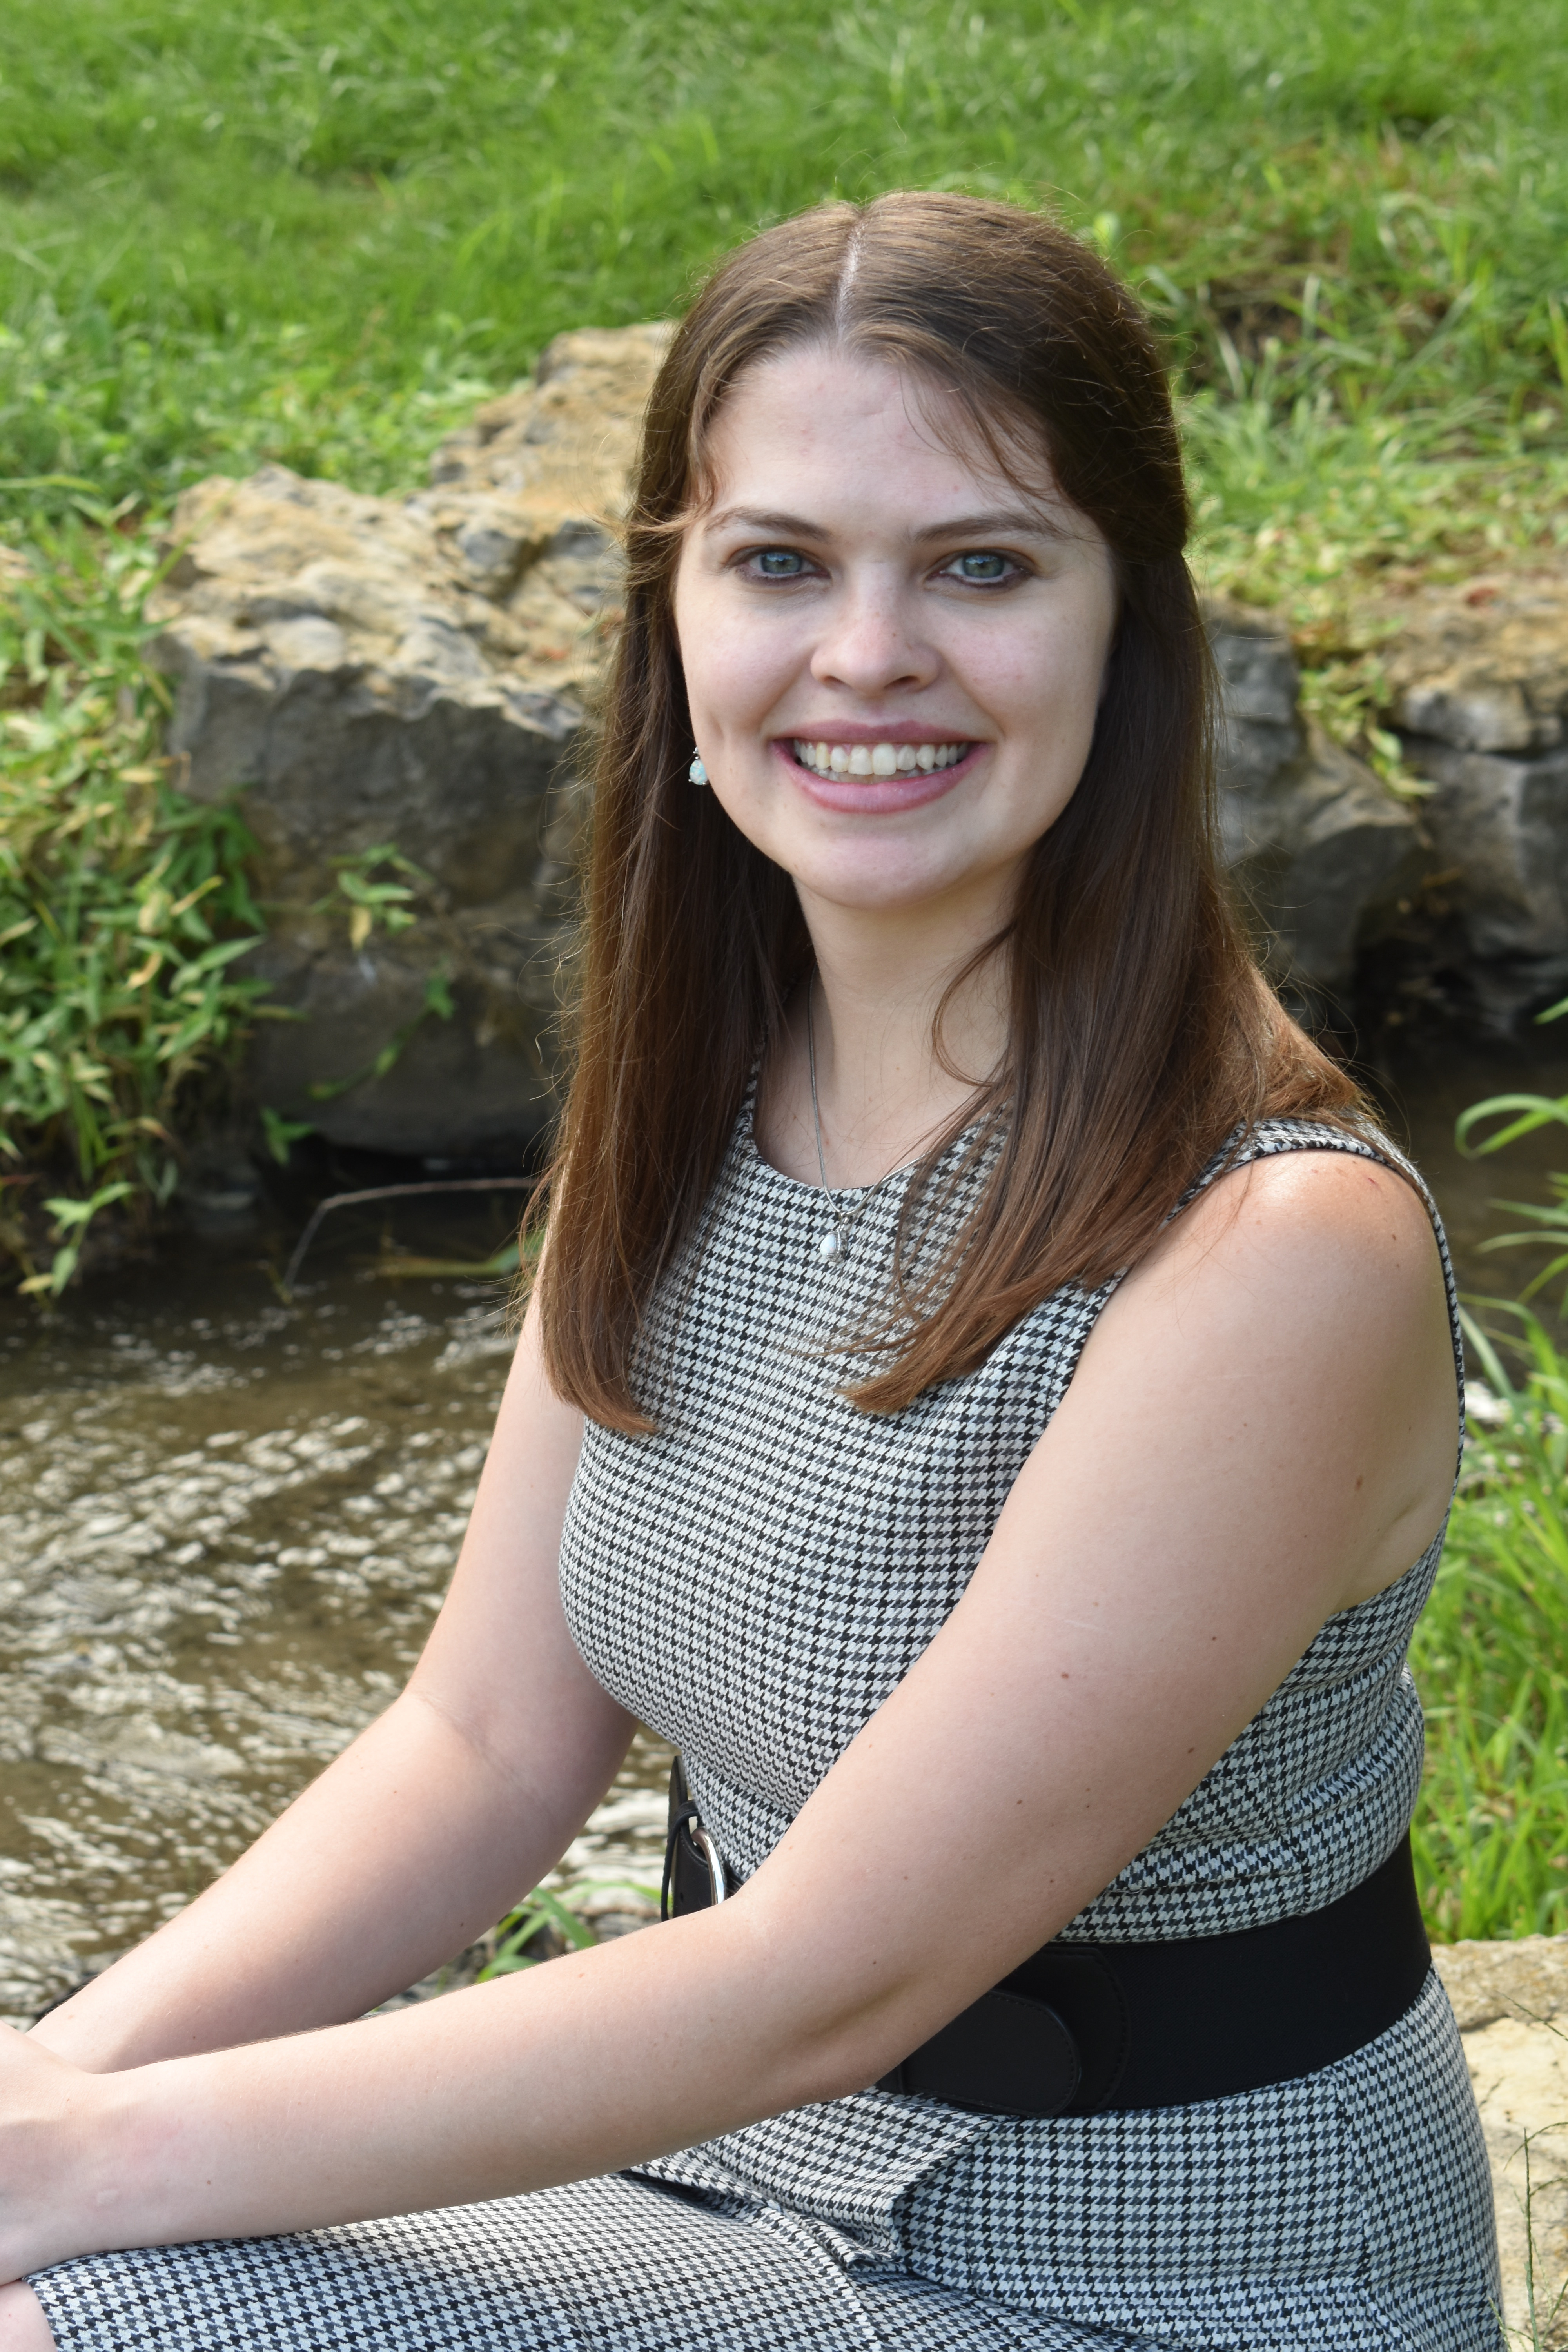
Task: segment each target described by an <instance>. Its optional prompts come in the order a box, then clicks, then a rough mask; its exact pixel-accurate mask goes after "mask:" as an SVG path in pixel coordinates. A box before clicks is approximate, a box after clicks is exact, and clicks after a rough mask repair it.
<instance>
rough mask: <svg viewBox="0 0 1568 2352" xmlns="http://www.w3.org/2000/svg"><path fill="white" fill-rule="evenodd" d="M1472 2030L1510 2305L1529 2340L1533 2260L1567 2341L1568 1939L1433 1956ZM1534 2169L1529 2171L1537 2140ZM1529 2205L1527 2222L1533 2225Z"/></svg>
mask: <svg viewBox="0 0 1568 2352" xmlns="http://www.w3.org/2000/svg"><path fill="white" fill-rule="evenodd" d="M1432 1958H1433V1960H1434V1962H1435V1963H1436V1969H1437V1973H1438V1975H1439V1976H1440V1977H1441V1978H1442V1979H1443V1983H1444V1986H1445V1988H1446V1990H1447V1994H1448V1998H1449V2000H1450V2001H1451V2002H1452V2003H1453V2006H1454V2014H1455V2016H1456V2017H1457V2018H1458V2022H1459V2029H1460V2032H1461V2033H1462V2034H1463V2036H1464V2043H1465V2057H1466V2060H1467V2062H1468V2066H1469V2070H1470V2079H1471V2081H1472V2083H1473V2084H1474V2085H1475V2092H1476V2102H1477V2105H1479V2108H1480V2111H1481V2126H1482V2128H1483V2130H1484V2131H1485V2133H1486V2140H1487V2153H1488V2155H1489V2158H1490V2160H1491V2169H1492V2189H1493V2193H1494V2196H1495V2198H1496V2200H1497V2217H1498V2243H1499V2249H1500V2253H1501V2256H1502V2286H1503V2310H1504V2315H1505V2317H1506V2320H1507V2323H1508V2326H1509V2329H1510V2335H1511V2336H1513V2340H1514V2341H1515V2342H1517V2343H1519V2344H1520V2345H1521V2346H1522V2345H1527V2344H1528V2343H1529V2342H1530V2336H1529V2335H1528V2333H1527V2326H1528V2316H1529V2288H1528V2284H1527V2268H1526V2256H1527V2252H1529V2253H1530V2254H1531V2259H1532V2262H1533V2269H1534V2290H1535V2305H1536V2310H1537V2313H1538V2315H1540V2316H1541V2318H1542V2322H1543V2323H1545V2324H1543V2326H1542V2334H1541V2338H1540V2341H1541V2344H1542V2347H1548V2352H1550V2347H1563V2346H1564V2345H1568V2305H1564V2306H1563V2308H1562V2309H1559V2310H1558V2311H1557V2312H1556V2314H1555V2317H1554V2319H1553V2320H1552V2321H1551V2322H1548V2321H1547V2315H1549V2314H1552V2312H1553V2306H1554V2305H1555V2304H1556V2302H1557V2298H1558V2296H1559V2295H1560V2294H1562V2292H1563V2286H1564V2284H1565V2282H1568V2031H1565V2021H1568V1936H1525V1937H1521V1939H1520V1940H1519V1941H1518V1942H1517V1943H1495V1944H1482V1943H1474V1944H1452V1945H1448V1946H1447V1947H1445V1946H1441V1945H1439V1946H1438V1947H1437V1948H1436V1949H1435V1950H1434V1952H1433V1955H1432ZM1527 2138H1528V2142H1529V2149H1528V2156H1529V2169H1528V2177H1527V2172H1526V2140H1527ZM1527 2202H1528V2228H1527V2212H1526V2209H1527Z"/></svg>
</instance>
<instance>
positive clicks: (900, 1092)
mask: <svg viewBox="0 0 1568 2352" xmlns="http://www.w3.org/2000/svg"><path fill="white" fill-rule="evenodd" d="M802 906H803V908H804V909H805V917H806V922H807V926H808V928H809V929H810V932H811V939H812V945H813V948H814V950H815V951H816V977H815V981H814V982H813V986H812V991H811V1016H812V1019H811V1026H812V1034H813V1036H814V1039H815V1043H816V1105H817V1110H818V1111H819V1113H820V1118H821V1129H822V1134H821V1141H822V1152H823V1160H824V1161H825V1163H826V1171H827V1181H828V1183H829V1184H830V1185H831V1186H834V1187H838V1186H844V1185H858V1184H869V1183H874V1182H876V1181H877V1180H878V1179H879V1177H881V1176H884V1175H885V1174H887V1172H888V1171H889V1169H892V1168H897V1167H901V1166H902V1165H904V1164H905V1163H906V1162H907V1161H909V1160H914V1159H918V1158H919V1157H920V1155H921V1152H922V1151H925V1150H929V1148H930V1146H931V1142H932V1141H933V1140H934V1139H935V1138H936V1137H937V1136H938V1135H939V1134H940V1133H941V1131H942V1129H943V1128H944V1127H946V1126H947V1125H949V1123H950V1122H951V1121H952V1119H953V1118H955V1117H957V1116H958V1115H959V1114H960V1113H961V1112H962V1111H963V1108H965V1106H966V1105H967V1104H968V1103H969V1102H970V1101H971V1100H972V1099H973V1096H974V1093H975V1091H976V1089H977V1087H979V1086H981V1085H982V1084H984V1081H985V1080H986V1079H987V1078H988V1077H989V1076H990V1075H991V1073H992V1072H993V1070H994V1068H995V1066H996V1065H997V1063H998V1061H999V1060H1000V1058H1001V1055H1002V1052H1003V1049H1004V1046H1005V1043H1006V972H1005V959H1003V958H1002V957H1000V956H992V957H990V958H988V959H987V960H986V961H984V963H983V964H982V966H981V968H980V970H979V971H976V972H973V973H971V974H970V976H969V978H968V979H967V980H965V981H963V982H962V983H961V985H960V986H959V987H958V989H957V990H956V991H955V992H954V994H953V996H952V1000H951V1002H950V1003H949V1004H948V1006H947V1009H946V1012H945V1014H944V1015H943V1019H942V1036H941V1045H942V1056H941V1058H939V1056H938V1053H937V1040H936V1037H935V1034H934V1032H935V1024H936V1018H937V1012H938V1008H939V1006H940V1005H941V1003H942V997H943V995H944V993H945V992H946V991H947V989H948V988H949V986H950V985H951V984H952V981H953V980H954V978H955V976H956V975H957V974H958V973H959V972H960V971H963V967H964V965H965V964H966V963H967V962H968V961H970V959H971V958H972V957H973V955H974V953H975V952H976V950H978V949H980V948H982V947H984V945H985V944H986V943H987V941H988V940H991V939H992V938H994V936H995V933H996V931H997V929H999V928H1000V924H1001V921H1002V916H1001V914H1000V913H999V912H998V910H997V909H996V908H994V906H992V907H987V908H984V909H983V910H978V911H976V912H974V913H961V914H960V915H959V916H958V918H957V919H951V920H949V921H947V922H942V921H941V920H940V919H937V918H936V916H935V915H934V914H933V910H932V909H931V908H922V909H921V910H920V912H919V914H918V916H916V917H913V918H910V917H906V916H904V915H902V913H901V910H900V911H895V912H894V913H892V914H889V915H881V914H877V915H874V916H869V917H868V915H866V914H865V913H864V912H863V911H862V910H860V909H858V908H856V909H845V908H836V907H831V906H824V905H821V904H819V903H814V902H812V901H810V900H808V899H807V898H806V896H805V893H803V894H802ZM805 1013H806V992H805V989H801V990H799V991H797V992H796V998H795V1003H794V1004H793V1005H792V1006H791V1008H790V1020H789V1024H788V1029H787V1032H786V1034H785V1036H784V1038H783V1039H782V1040H781V1041H780V1049H779V1051H778V1052H777V1053H776V1054H775V1055H773V1057H772V1060H771V1064H770V1067H769V1070H768V1073H767V1076H766V1081H765V1084H764V1087H763V1098H762V1101H761V1102H760V1104H759V1109H758V1140H759V1143H760V1144H761V1146H762V1148H763V1150H764V1151H765V1153H766V1155H767V1157H768V1158H769V1159H770V1160H773V1162H774V1164H775V1165H776V1166H778V1167H781V1168H783V1169H784V1171H785V1172H786V1173H788V1174H790V1175H793V1176H799V1177H802V1178H804V1179H805V1181H808V1182H815V1181H817V1175H818V1168H817V1135H816V1117H815V1116H814V1113H813V1108H812V1102H811V1089H810V1075H809V1069H808V1066H807V1065H808V1056H807V1052H806V1024H805ZM944 1065H945V1066H944Z"/></svg>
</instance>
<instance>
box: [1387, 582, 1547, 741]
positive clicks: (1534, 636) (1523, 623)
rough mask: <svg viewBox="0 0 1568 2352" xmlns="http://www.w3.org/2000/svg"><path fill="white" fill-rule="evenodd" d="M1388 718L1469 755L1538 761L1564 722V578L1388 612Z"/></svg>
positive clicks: (1487, 588) (1428, 592)
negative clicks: (1393, 628)
mask: <svg viewBox="0 0 1568 2352" xmlns="http://www.w3.org/2000/svg"><path fill="white" fill-rule="evenodd" d="M1384 617H1385V621H1386V622H1387V623H1389V624H1396V625H1397V628H1398V635H1396V636H1394V638H1392V640H1391V641H1390V642H1389V644H1388V645H1387V646H1386V647H1385V649H1384V654H1383V667H1384V675H1385V677H1386V678H1387V690H1388V699H1389V708H1390V710H1391V712H1392V714H1393V717H1394V723H1395V725H1396V726H1398V727H1401V728H1403V729H1404V730H1405V731H1406V732H1407V733H1408V734H1412V735H1419V736H1431V737H1434V738H1436V740H1437V741H1439V742H1442V743H1451V744H1455V745H1457V746H1458V749H1459V750H1461V751H1547V750H1550V749H1551V747H1552V745H1553V744H1556V743H1561V742H1562V741H1563V732H1564V728H1563V720H1564V715H1565V714H1568V568H1564V567H1561V566H1559V567H1556V568H1552V567H1547V566H1542V567H1540V568H1537V569H1530V570H1518V571H1512V572H1496V573H1487V574H1483V575H1481V576H1480V577H1479V578H1477V579H1473V580H1468V581H1466V582H1465V583H1462V584H1461V585H1459V586H1457V587H1448V586H1440V587H1425V588H1422V589H1419V590H1417V591H1416V592H1415V594H1414V595H1413V596H1410V597H1408V598H1405V599H1402V600H1400V602H1398V603H1397V604H1392V605H1390V606H1389V607H1387V608H1386V611H1385V615H1384Z"/></svg>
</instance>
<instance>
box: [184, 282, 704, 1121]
mask: <svg viewBox="0 0 1568 2352" xmlns="http://www.w3.org/2000/svg"><path fill="white" fill-rule="evenodd" d="M666 341H668V328H666V327H662V326H651V327H636V328H627V329H623V330H618V331H605V332H584V333H582V334H578V335H564V336H562V337H560V338H558V340H557V341H555V342H554V343H552V345H551V347H550V349H549V351H548V352H546V353H545V354H544V357H543V359H542V361H541V362H540V367H539V372H538V374H537V376H536V377H535V379H534V381H533V383H531V384H524V385H521V386H520V387H519V388H518V389H517V390H516V391H515V392H513V393H511V394H508V395H507V397H506V398H505V399H504V400H500V401H496V402H493V403H491V404H490V405H489V407H488V408H486V409H483V410H481V411H480V412H479V415H478V416H477V417H476V419H475V421H474V424H473V425H472V426H471V427H469V428H468V431H467V432H465V433H462V434H458V436H455V437H454V438H453V439H452V440H451V441H449V442H447V444H446V445H445V446H444V447H443V448H442V449H441V450H440V451H438V452H437V457H436V459H435V461H434V464H433V467H432V475H433V481H432V487H431V488H430V489H428V490H427V491H424V492H421V493H419V494H418V495H417V496H416V497H413V498H411V499H407V500H406V501H405V502H402V503H399V502H397V501H395V500H394V499H374V498H366V497H362V496H359V495H357V494H355V493H354V492H353V491H350V490H346V489H343V488H340V487H338V486H337V485H336V484H333V483H330V482H319V481H306V480H302V479H301V478H300V477H298V476H297V475H294V474H290V473H289V472H288V471H287V470H286V469H285V468H283V467H267V468H265V469H264V470H263V471H262V472H261V473H259V474H258V475H256V476H254V477H253V478H251V479H250V480H249V481H247V482H243V483H237V482H230V481H226V480H223V479H215V480H209V481H206V482H203V483H201V484H199V485H198V486H197V487H196V488H195V489H194V490H192V491H190V492H188V493H187V494H186V496H185V497H184V499H182V500H181V502H180V505H179V507H178V509H176V513H175V517H174V527H173V539H174V542H175V544H176V545H178V546H179V547H180V550H181V551H180V553H179V556H178V560H177V562H175V564H174V567H173V569H172V571H171V572H170V573H169V576H168V579H167V582H166V583H165V585H164V586H163V589H162V590H161V591H160V592H159V595H158V598H157V601H156V604H155V605H154V606H153V618H154V619H155V620H156V621H157V622H158V623H159V625H160V629H159V635H158V636H157V638H156V639H155V640H154V644H153V659H154V660H155V661H156V662H157V663H158V664H159V665H160V666H161V667H163V669H164V670H165V671H166V672H167V673H168V674H169V675H170V676H171V677H173V678H174V681H175V685H176V695H175V707H174V718H173V721H172V723H171V727H170V730H169V749H170V751H172V752H173V753H174V754H175V755H176V757H177V758H178V759H179V761H181V763H182V764H181V770H180V777H181V781H182V782H183V784H184V789H185V790H186V791H188V792H189V793H192V794H193V795H194V796H195V797H196V798H198V799H206V800H210V799H216V798H218V797H221V796H222V795H224V794H226V793H230V792H234V791H239V792H240V793H241V794H242V807H243V813H244V815H245V818H246V822H247V824H248V825H249V827H250V829H251V831H252V833H253V834H254V835H255V837H256V841H257V844H258V848H257V855H256V859H255V866H254V874H255V882H256V887H257V892H258V898H259V899H260V900H261V901H262V902H263V903H264V904H265V906H266V908H267V911H268V940H267V941H266V943H265V945H264V946H263V947H262V948H261V949H260V950H258V953H257V955H256V956H255V957H254V958H252V959H247V966H248V968H249V969H250V970H252V971H256V972H258V973H259V974H260V975H262V976H264V977H265V978H266V979H267V980H268V982H269V983H270V985H271V989H272V993H273V1001H274V1003H275V1004H276V1006H277V1007H278V1009H279V1012H280V1013H284V1014H286V1015H287V1014H294V1015H299V1016H300V1018H297V1019H289V1018H285V1019H280V1020H267V1021H263V1022H261V1023H259V1024H258V1027H257V1030H256V1033H255V1035H254V1039H253V1042H252V1045H251V1047H250V1049H249V1061H248V1079H249V1084H250V1087H251V1089H252V1091H253V1092H254V1094H255V1096H256V1097H257V1099H258V1101H260V1102H262V1103H265V1104H267V1105H268V1106H270V1107H271V1108H275V1109H277V1110H279V1111H280V1112H283V1113H284V1114H286V1115H287V1116H288V1117H289V1118H300V1119H306V1120H309V1121H310V1122H311V1123H312V1124H314V1125H315V1126H316V1127H318V1128H320V1129H321V1130H322V1132H323V1133H325V1134H327V1135H328V1136H330V1137H331V1138H332V1139H334V1140H336V1141H339V1142H342V1143H351V1144H362V1145H367V1146H372V1147H374V1148H376V1149H380V1150H389V1151H398V1152H406V1153H416V1154H422V1155H436V1154H438V1155H441V1156H444V1157H447V1158H462V1157H468V1156H472V1155H489V1156H492V1157H495V1156H500V1155H503V1154H504V1155H505V1156H508V1157H510V1156H513V1155H514V1154H515V1152H516V1151H517V1150H519V1149H520V1148H521V1146H522V1145H523V1144H524V1143H525V1142H526V1141H527V1139H529V1137H530V1136H531V1134H532V1133H534V1132H536V1131H537V1129H539V1127H540V1126H541V1125H542V1123H543V1120H544V1119H545V1118H546V1117H547V1116H548V1112H549V1108H550V1104H551V1100H552V1082H553V1076H554V1071H555V1067H556V1063H557V1059H558V1055H557V1048H556V1044H555V1040H554V1036H553V1029H554V1024H555V1021H556V1019H557V1015H558V1009H559V1008H558V991H557V969H558V966H559V962H560V959H561V955H562V952H563V944H564V940H565V936H566V926H567V921H568V917H569V909H570V899H571V884H572V872H573V863H574V851H575V842H576V835H577V827H578V823H579V819H580V814H581V812H580V805H579V803H580V789H579V785H578V781H577V766H578V761H577V751H578V744H579V738H580V734H581V730H582V727H583V721H584V706H585V702H586V699H587V698H588V697H589V696H590V695H591V692H592V689H593V687H594V685H595V681H596V679H597V677H599V675H600V674H601V671H602V667H603V663H604V656H605V647H606V645H607V644H608V642H609V639H610V637H611V636H612V635H613V632H614V630H615V627H616V625H617V623H618V621H619V617H620V613H619V606H618V604H617V602H616V598H617V593H618V583H619V576H620V562H619V555H618V551H617V548H616V541H615V537H614V526H615V524H616V520H618V518H619V516H620V515H621V514H622V513H623V512H624V509H625V505H626V495H627V468H628V466H629V463H630V459H631V457H632V454H633V451H634V448H635V445H636V438H637V426H638V420H639V416H640V412H641V408H642V406H643V404H644V402H645V401H646V399H647V391H648V387H649V385H650V384H651V382H652V378H653V374H654V371H655V369H656V368H657V366H658V360H659V357H660V356H661V354H662V352H663V349H664V345H665V343H666ZM388 844H391V845H395V848H396V850H397V851H398V852H399V853H400V855H401V856H403V857H404V858H405V859H407V860H409V861H411V862H412V864H413V865H414V866H416V867H417V868H418V869H420V871H419V875H418V877H408V876H406V875H403V874H399V873H398V872H397V871H396V870H395V869H393V868H391V867H387V866H383V867H381V868H380V869H378V870H377V872H376V873H375V874H374V876H373V877H372V878H374V879H378V880H381V881H401V882H403V883H404V884H405V885H406V884H407V883H408V882H409V881H410V880H413V881H414V883H415V885H416V892H415V898H414V899H413V901H412V902H411V906H412V911H413V913H414V917H415V919H414V920H413V921H412V923H410V924H408V925H407V927H406V928H402V929H395V930H393V929H386V928H384V926H382V925H380V924H373V925H372V926H371V928H370V929H368V930H367V929H365V926H364V919H363V916H361V917H360V918H359V920H358V922H357V924H356V923H355V920H354V916H355V910H354V908H353V906H352V905H351V904H350V903H349V901H348V900H347V899H346V898H344V896H343V894H342V891H341V890H340V889H339V888H338V887H337V877H338V874H339V871H340V870H341V868H342V865H343V864H344V862H345V861H347V862H352V861H354V860H360V861H363V859H364V858H365V857H366V856H367V854H369V853H372V852H374V851H375V850H377V849H380V848H382V847H384V845H388ZM447 1005H449V1006H450V1011H449V1013H446V1012H444V1009H443V1008H445V1007H447ZM378 1065H380V1067H379V1069H378Z"/></svg>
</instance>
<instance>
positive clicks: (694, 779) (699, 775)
mask: <svg viewBox="0 0 1568 2352" xmlns="http://www.w3.org/2000/svg"><path fill="white" fill-rule="evenodd" d="M686 777H687V782H689V783H693V784H705V783H706V782H708V771H707V769H706V768H705V767H704V766H703V764H702V754H701V752H700V751H699V752H698V753H697V755H696V757H695V758H694V759H693V761H692V762H691V765H690V766H689V768H688V770H687V771H686Z"/></svg>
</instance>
